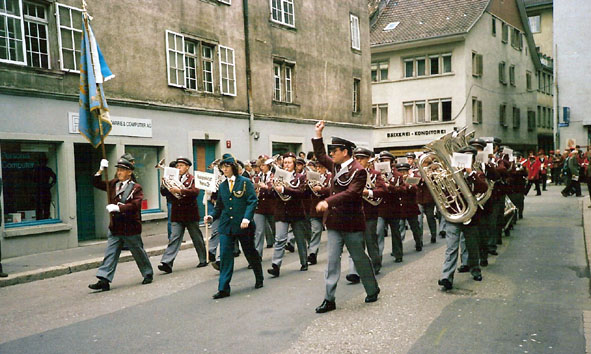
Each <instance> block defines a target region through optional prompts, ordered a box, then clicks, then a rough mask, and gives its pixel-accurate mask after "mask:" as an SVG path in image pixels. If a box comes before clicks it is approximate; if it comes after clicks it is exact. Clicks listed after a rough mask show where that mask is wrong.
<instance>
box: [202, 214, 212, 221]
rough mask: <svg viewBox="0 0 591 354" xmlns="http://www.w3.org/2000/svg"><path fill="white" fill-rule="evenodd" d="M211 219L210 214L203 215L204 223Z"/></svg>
mask: <svg viewBox="0 0 591 354" xmlns="http://www.w3.org/2000/svg"><path fill="white" fill-rule="evenodd" d="M212 221H213V218H212V217H211V215H205V216H204V217H203V222H205V223H210V222H212Z"/></svg>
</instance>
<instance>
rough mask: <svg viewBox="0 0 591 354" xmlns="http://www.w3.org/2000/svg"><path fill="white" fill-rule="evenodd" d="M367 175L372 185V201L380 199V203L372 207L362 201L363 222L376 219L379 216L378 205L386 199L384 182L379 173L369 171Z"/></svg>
mask: <svg viewBox="0 0 591 354" xmlns="http://www.w3.org/2000/svg"><path fill="white" fill-rule="evenodd" d="M367 173H369V174H370V175H371V177H370V178H371V181H372V183H373V185H374V188H373V189H372V193H373V199H378V198H382V202H381V203H380V204H378V205H372V204H370V203H369V202H368V201H367V200H365V199H364V200H363V211H364V212H365V220H372V219H377V218H378V216H379V210H380V205H381V204H382V203H384V199H385V198H387V197H388V191H387V188H386V182H384V179H383V178H382V174H381V173H380V172H379V171H376V170H373V169H369V170H367Z"/></svg>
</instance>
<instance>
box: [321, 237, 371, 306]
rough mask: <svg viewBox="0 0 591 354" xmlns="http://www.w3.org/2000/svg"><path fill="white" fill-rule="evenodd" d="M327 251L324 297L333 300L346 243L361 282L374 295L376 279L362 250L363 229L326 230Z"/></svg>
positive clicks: (369, 293) (368, 259)
mask: <svg viewBox="0 0 591 354" xmlns="http://www.w3.org/2000/svg"><path fill="white" fill-rule="evenodd" d="M327 237H328V242H327V245H326V247H327V253H328V262H327V265H326V273H325V274H324V280H325V283H326V295H325V299H326V300H329V301H334V299H335V292H336V290H337V283H338V282H339V278H340V277H341V255H342V254H343V246H344V245H347V250H348V251H349V254H350V255H351V257H352V258H353V263H354V264H355V268H356V269H357V272H359V277H360V278H361V283H362V284H363V287H364V288H365V292H366V293H367V294H368V295H374V294H375V293H376V292H377V291H378V282H377V280H376V277H375V274H374V270H373V266H372V265H371V260H370V258H369V257H368V256H367V254H366V253H365V251H364V250H363V231H358V232H343V231H337V230H331V229H328V232H327Z"/></svg>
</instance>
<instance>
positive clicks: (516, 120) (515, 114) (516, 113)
mask: <svg viewBox="0 0 591 354" xmlns="http://www.w3.org/2000/svg"><path fill="white" fill-rule="evenodd" d="M520 115H521V113H520V111H519V108H517V107H513V129H519V127H520V126H521V116H520Z"/></svg>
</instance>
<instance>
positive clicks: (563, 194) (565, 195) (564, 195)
mask: <svg viewBox="0 0 591 354" xmlns="http://www.w3.org/2000/svg"><path fill="white" fill-rule="evenodd" d="M560 194H562V196H563V197H565V198H566V197H568V194H566V193H564V192H560Z"/></svg>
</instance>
